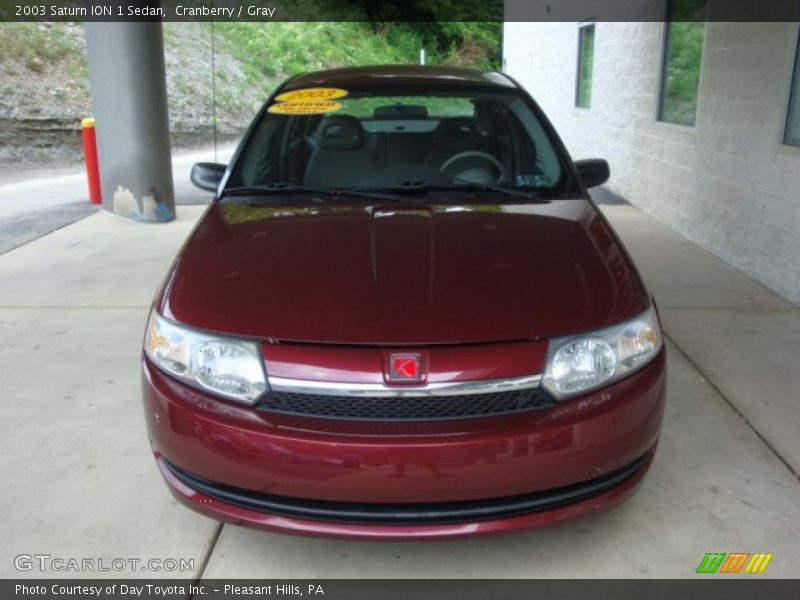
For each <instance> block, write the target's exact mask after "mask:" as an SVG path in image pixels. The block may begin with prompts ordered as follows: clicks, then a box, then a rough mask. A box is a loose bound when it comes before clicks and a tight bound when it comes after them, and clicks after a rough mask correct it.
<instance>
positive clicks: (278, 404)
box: [257, 387, 554, 421]
mask: <svg viewBox="0 0 800 600" xmlns="http://www.w3.org/2000/svg"><path fill="white" fill-rule="evenodd" d="M553 404H554V401H553V399H552V397H551V396H550V394H548V393H547V392H546V391H545V390H543V389H542V388H539V387H535V388H528V389H520V390H513V391H508V392H493V393H486V394H461V395H455V396H396V397H388V398H382V397H357V396H332V395H325V394H305V393H296V392H282V391H272V392H270V393H269V394H267V395H266V396H265V397H264V398H263V399H262V400H261V401H260V402H259V403H258V405H257V408H258V409H259V410H263V411H267V412H274V413H280V414H288V415H298V416H305V417H314V418H318V419H343V420H353V421H430V420H448V419H468V418H477V417H490V416H498V415H507V414H513V413H517V412H522V411H526V410H533V409H536V408H543V407H547V406H552V405H553Z"/></svg>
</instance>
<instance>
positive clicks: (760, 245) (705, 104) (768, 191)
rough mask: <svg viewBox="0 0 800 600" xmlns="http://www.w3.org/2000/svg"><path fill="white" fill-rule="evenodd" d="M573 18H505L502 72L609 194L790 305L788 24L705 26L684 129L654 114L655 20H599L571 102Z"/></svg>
mask: <svg viewBox="0 0 800 600" xmlns="http://www.w3.org/2000/svg"><path fill="white" fill-rule="evenodd" d="M578 25H579V24H578V23H507V24H506V26H505V32H504V48H503V52H504V61H505V70H506V71H507V72H508V74H509V75H511V76H513V77H514V78H516V79H517V80H518V81H520V83H522V84H523V85H524V86H525V87H526V88H527V89H528V91H529V92H530V93H531V94H532V95H533V96H534V98H536V100H537V101H538V102H539V104H540V105H541V106H542V108H543V109H544V110H545V112H546V113H547V114H548V116H549V117H550V119H551V120H552V121H553V124H554V125H555V127H556V128H557V129H558V131H559V133H560V134H561V136H562V137H563V139H564V142H565V143H566V145H567V147H568V148H569V151H570V152H571V154H572V156H573V158H575V159H577V158H587V157H590V156H600V157H604V158H606V159H608V161H609V163H610V165H611V174H612V175H611V180H610V182H609V184H608V187H609V189H611V190H612V191H614V192H617V193H619V194H621V195H623V196H625V197H626V198H627V199H628V200H629V201H630V202H631V203H633V204H634V205H636V206H638V207H639V208H641V209H642V210H644V211H645V212H647V213H649V214H651V215H653V216H654V217H655V218H656V219H658V220H659V221H661V222H663V223H665V224H666V225H668V226H669V227H671V228H673V229H674V230H676V231H678V232H679V233H681V234H683V235H685V236H686V237H688V238H689V239H691V240H693V241H694V242H696V243H697V244H699V245H700V246H702V247H703V248H706V249H707V250H709V251H710V252H712V253H713V254H715V255H717V256H719V257H720V258H722V259H723V260H725V261H727V262H728V263H730V264H732V265H734V266H735V267H737V268H739V269H741V270H742V271H744V272H745V273H747V274H748V275H750V276H752V277H754V278H756V279H758V280H759V281H761V282H763V283H764V284H765V285H767V286H768V287H770V288H772V289H774V290H775V291H777V292H778V293H780V294H782V295H783V296H785V297H786V298H788V299H789V300H791V301H793V302H795V303H797V304H800V148H797V147H791V146H785V145H783V144H782V140H783V131H784V126H785V122H786V112H787V107H788V102H789V89H790V85H791V78H792V70H793V66H794V55H795V50H796V47H797V39H798V25H797V24H796V23H708V24H707V25H706V34H705V44H704V53H703V64H702V71H701V81H700V91H699V97H698V105H697V118H696V124H695V126H694V127H683V126H678V125H671V124H667V123H661V122H659V121H657V120H656V114H657V109H658V94H659V85H660V77H661V60H662V51H663V43H664V37H663V36H664V31H665V27H664V24H663V23H659V22H655V23H639V22H631V23H616V22H599V23H597V24H596V29H595V43H594V73H593V82H592V105H591V107H590V108H588V109H583V108H576V107H575V75H576V68H577V52H578Z"/></svg>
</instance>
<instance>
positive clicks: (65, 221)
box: [0, 144, 235, 254]
mask: <svg viewBox="0 0 800 600" xmlns="http://www.w3.org/2000/svg"><path fill="white" fill-rule="evenodd" d="M234 150H235V146H233V145H231V144H225V145H223V146H220V147H219V148H217V150H216V151H215V150H214V148H213V147H211V148H205V149H198V150H192V151H184V152H175V153H174V154H173V156H172V180H173V184H174V187H175V198H176V199H177V201H178V203H179V204H207V203H208V202H209V200H210V199H211V197H212V194H210V193H208V192H204V191H202V190H199V189H197V188H196V187H194V185H193V184H192V182H191V180H190V179H189V173H190V172H191V166H192V164H194V163H195V162H200V161H209V162H212V161H215V160H218V161H219V162H227V161H228V160H230V157H231V155H232V154H233V151H234ZM97 209H98V207H97V206H95V205H93V204H90V203H89V192H88V188H87V183H86V172H85V169H84V168H83V167H82V166H75V167H68V168H58V169H41V170H36V171H34V172H31V171H30V170H25V169H21V170H19V171H17V172H9V173H0V254H2V253H4V252H7V251H8V250H11V249H13V248H16V247H18V246H22V245H23V244H27V243H28V242H30V241H32V240H35V239H36V238H39V237H41V236H43V235H47V234H48V233H50V232H52V231H55V230H56V229H59V228H60V227H64V226H65V225H69V224H70V223H74V222H75V221H78V220H79V219H83V218H84V217H87V216H88V215H90V214H92V213H93V212H95V211H96V210H97Z"/></svg>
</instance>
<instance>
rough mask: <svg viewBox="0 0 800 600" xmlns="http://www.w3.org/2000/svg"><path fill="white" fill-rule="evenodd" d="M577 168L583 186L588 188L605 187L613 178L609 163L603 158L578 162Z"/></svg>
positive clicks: (576, 162) (576, 163)
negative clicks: (611, 177) (610, 178)
mask: <svg viewBox="0 0 800 600" xmlns="http://www.w3.org/2000/svg"><path fill="white" fill-rule="evenodd" d="M575 168H577V169H578V174H579V175H580V176H581V180H582V181H583V185H585V186H586V187H587V188H593V187H597V186H598V185H603V184H604V183H605V182H606V181H608V178H609V177H610V176H611V170H610V169H609V168H608V163H607V162H606V161H605V160H604V159H602V158H587V159H584V160H576V161H575Z"/></svg>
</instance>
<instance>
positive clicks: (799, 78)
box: [783, 29, 800, 148]
mask: <svg viewBox="0 0 800 600" xmlns="http://www.w3.org/2000/svg"><path fill="white" fill-rule="evenodd" d="M795 120H800V29H798V32H797V44H796V46H795V51H794V64H793V70H792V80H791V82H790V83H789V106H788V108H787V110H786V122H785V123H784V128H783V144H784V145H785V146H792V147H795V148H800V140H796V141H794V142H792V141H790V140H789V134H790V131H791V129H792V127H791V125H792V122H793V121H795Z"/></svg>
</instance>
